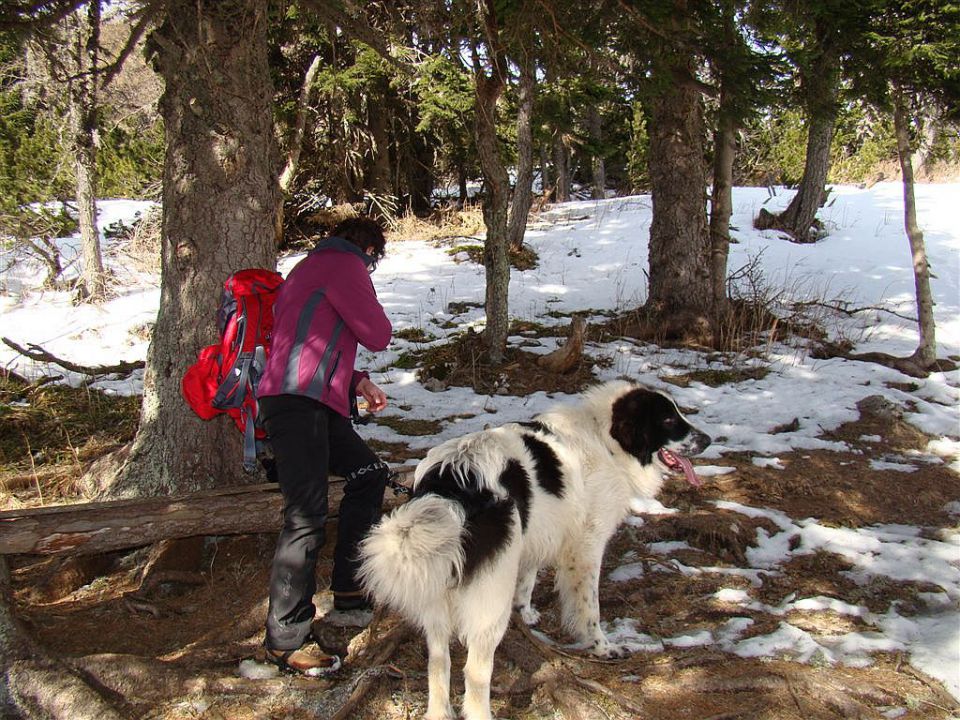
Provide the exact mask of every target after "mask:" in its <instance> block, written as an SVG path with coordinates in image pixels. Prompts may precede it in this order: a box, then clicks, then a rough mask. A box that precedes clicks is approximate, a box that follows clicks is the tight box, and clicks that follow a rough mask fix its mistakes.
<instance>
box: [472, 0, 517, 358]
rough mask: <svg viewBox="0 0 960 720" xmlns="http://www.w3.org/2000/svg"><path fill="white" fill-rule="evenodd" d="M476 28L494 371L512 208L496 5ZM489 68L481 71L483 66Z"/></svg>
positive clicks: (501, 348) (504, 320) (500, 346)
mask: <svg viewBox="0 0 960 720" xmlns="http://www.w3.org/2000/svg"><path fill="white" fill-rule="evenodd" d="M478 12H479V14H480V24H481V26H482V27H483V29H484V36H485V37H486V38H487V47H486V53H485V55H486V58H485V60H481V59H480V53H479V52H478V51H477V50H474V58H473V61H474V92H475V95H476V102H475V111H474V133H475V136H476V139H477V152H478V155H479V157H480V169H481V171H482V173H483V180H484V186H485V189H486V196H485V197H484V200H483V221H484V224H485V225H486V228H487V237H486V240H485V241H484V244H483V266H484V270H485V274H486V297H485V308H486V312H487V325H486V328H485V329H484V331H483V343H484V350H485V352H486V355H487V360H488V361H489V362H490V363H491V364H493V365H499V364H501V363H502V362H503V360H504V357H505V354H506V346H507V332H508V330H509V314H508V311H509V305H508V295H509V287H510V256H509V252H508V247H509V245H508V243H509V238H508V235H507V219H508V218H507V216H508V210H509V205H510V178H509V175H508V174H507V168H506V166H505V165H504V163H503V159H502V157H501V154H500V142H499V140H498V139H497V100H499V98H500V95H501V94H502V93H503V89H504V87H505V85H506V77H505V73H506V63H507V60H506V56H505V54H504V52H503V48H502V47H501V46H500V38H499V33H500V28H499V26H498V24H497V22H498V21H497V16H496V10H495V3H494V2H493V1H492V0H483V2H481V3H480V5H479V7H478ZM485 63H486V64H487V65H488V68H484V67H483V65H484V64H485Z"/></svg>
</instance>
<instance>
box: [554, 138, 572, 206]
mask: <svg viewBox="0 0 960 720" xmlns="http://www.w3.org/2000/svg"><path fill="white" fill-rule="evenodd" d="M553 171H554V173H555V174H556V176H557V185H556V188H555V189H554V191H553V200H554V202H569V200H570V155H569V153H568V152H567V146H566V145H565V144H564V142H563V133H562V132H561V131H560V130H559V129H555V130H554V133H553Z"/></svg>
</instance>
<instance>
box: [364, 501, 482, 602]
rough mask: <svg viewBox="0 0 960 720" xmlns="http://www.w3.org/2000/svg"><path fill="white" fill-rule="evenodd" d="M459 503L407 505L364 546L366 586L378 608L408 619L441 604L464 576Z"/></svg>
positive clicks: (433, 502)
mask: <svg viewBox="0 0 960 720" xmlns="http://www.w3.org/2000/svg"><path fill="white" fill-rule="evenodd" d="M464 522H465V516H464V513H463V508H462V507H461V506H460V504H459V503H456V502H454V501H451V500H448V499H446V498H443V497H440V496H439V495H433V494H427V495H423V496H421V497H417V498H414V499H413V500H411V501H410V502H408V503H406V504H405V505H401V506H400V507H399V508H397V509H396V510H395V511H394V512H393V513H392V514H390V515H389V516H387V517H385V518H384V519H383V520H382V521H381V522H380V523H379V524H378V525H376V526H375V527H374V528H373V529H372V530H371V531H370V533H369V534H368V535H367V537H366V538H365V539H364V540H363V543H362V544H361V546H360V558H361V566H360V573H359V576H360V582H361V583H362V585H363V588H364V590H366V592H367V593H368V594H369V595H370V596H371V597H372V598H373V599H374V600H375V601H377V602H378V603H383V604H386V605H389V606H390V607H392V608H393V609H394V610H397V611H399V612H400V613H401V614H403V615H406V616H407V617H408V618H411V619H412V618H417V617H419V616H420V614H421V613H422V611H423V609H424V607H425V606H428V605H431V604H433V603H434V602H435V601H439V600H440V599H441V598H442V597H444V596H445V594H446V592H447V590H449V589H450V588H451V587H452V586H454V585H456V584H457V582H458V581H459V579H460V576H461V574H462V571H463V563H464V554H463V543H462V542H461V535H462V533H463V526H464Z"/></svg>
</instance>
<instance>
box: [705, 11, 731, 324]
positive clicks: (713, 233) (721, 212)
mask: <svg viewBox="0 0 960 720" xmlns="http://www.w3.org/2000/svg"><path fill="white" fill-rule="evenodd" d="M721 12H722V22H723V35H724V40H725V44H726V46H727V48H728V49H732V47H733V46H734V45H735V43H736V40H735V36H736V33H737V29H736V27H735V24H734V12H733V6H732V4H729V3H724V4H723V6H722V8H721ZM717 75H718V79H719V85H720V102H719V105H720V107H719V111H718V117H717V128H716V131H715V132H714V135H713V190H712V194H711V196H710V284H711V286H712V287H713V305H714V310H715V311H716V312H717V313H722V312H723V311H724V310H726V308H727V262H728V259H729V256H730V216H731V215H732V214H733V163H734V159H735V158H736V154H737V137H736V133H737V121H736V116H735V114H734V110H735V109H734V107H733V94H732V92H731V90H730V88H729V87H728V83H729V82H730V81H731V80H732V78H730V77H728V69H727V68H726V67H725V66H724V65H723V63H722V61H721V65H720V67H719V71H718V73H717Z"/></svg>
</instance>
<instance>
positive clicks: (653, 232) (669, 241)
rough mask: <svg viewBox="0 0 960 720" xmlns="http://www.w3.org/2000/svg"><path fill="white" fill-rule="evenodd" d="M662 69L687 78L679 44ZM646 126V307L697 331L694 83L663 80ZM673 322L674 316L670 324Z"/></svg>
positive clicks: (706, 310) (689, 72)
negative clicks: (649, 201)
mask: <svg viewBox="0 0 960 720" xmlns="http://www.w3.org/2000/svg"><path fill="white" fill-rule="evenodd" d="M664 62H665V63H667V64H666V65H665V66H664V67H663V68H662V69H661V72H665V73H667V74H668V75H669V76H670V77H671V78H676V77H687V78H692V77H694V76H695V74H694V69H695V68H694V63H693V59H692V58H691V57H690V56H689V55H688V54H685V53H684V51H683V50H681V49H674V50H671V51H670V52H669V53H667V54H666V55H665V57H664ZM660 86H661V87H662V88H663V90H662V91H661V92H660V94H659V95H658V96H657V97H656V98H655V99H654V102H653V122H651V128H650V180H651V187H652V200H653V221H652V223H651V226H650V296H649V300H648V309H650V310H651V311H652V312H653V313H654V314H655V315H657V316H658V317H660V318H663V319H670V318H673V319H676V320H677V322H676V327H677V328H678V329H681V334H683V335H687V334H690V335H693V334H702V332H703V331H704V328H705V327H707V326H708V325H709V322H710V317H711V315H712V304H713V303H712V300H713V291H712V287H711V283H710V238H709V234H708V232H707V219H706V188H707V183H706V170H705V167H704V160H703V157H704V152H703V141H704V132H705V128H704V121H703V108H702V105H701V98H700V92H699V90H698V88H697V87H696V85H695V84H694V83H692V82H669V83H668V82H661V83H660ZM671 324H672V321H671Z"/></svg>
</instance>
